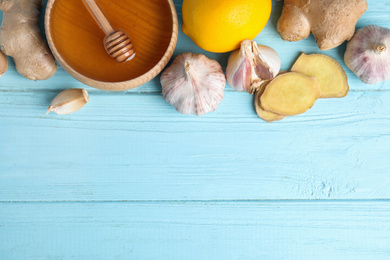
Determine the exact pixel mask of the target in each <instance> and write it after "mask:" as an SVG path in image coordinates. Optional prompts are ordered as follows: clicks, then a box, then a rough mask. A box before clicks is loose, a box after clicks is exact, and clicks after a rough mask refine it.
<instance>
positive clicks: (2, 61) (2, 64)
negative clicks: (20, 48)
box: [0, 51, 8, 77]
mask: <svg viewBox="0 0 390 260" xmlns="http://www.w3.org/2000/svg"><path fill="white" fill-rule="evenodd" d="M7 69H8V59H7V56H6V55H5V54H4V53H3V52H2V51H0V77H1V76H3V74H4V73H5V72H6V71H7Z"/></svg>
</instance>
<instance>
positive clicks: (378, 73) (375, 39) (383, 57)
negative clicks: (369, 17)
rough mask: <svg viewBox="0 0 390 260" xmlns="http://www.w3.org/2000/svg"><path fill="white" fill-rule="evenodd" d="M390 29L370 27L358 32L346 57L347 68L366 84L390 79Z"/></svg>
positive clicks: (349, 45) (349, 43)
mask: <svg viewBox="0 0 390 260" xmlns="http://www.w3.org/2000/svg"><path fill="white" fill-rule="evenodd" d="M389 49H390V29H387V28H384V27H380V26H377V25H368V26H366V27H364V28H361V29H359V30H358V31H356V33H355V35H354V36H353V38H352V39H351V40H350V41H349V42H348V44H347V49H346V51H345V55H344V61H345V64H346V65H347V67H348V68H349V69H350V70H352V72H353V73H355V75H356V76H358V77H359V79H360V80H361V81H362V82H364V83H366V84H376V83H379V82H383V81H386V80H388V79H390V50H389Z"/></svg>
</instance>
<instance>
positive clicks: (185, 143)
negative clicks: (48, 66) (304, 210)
mask: <svg viewBox="0 0 390 260" xmlns="http://www.w3.org/2000/svg"><path fill="white" fill-rule="evenodd" d="M55 95H56V93H55V92H52V93H50V92H49V93H48V92H46V91H45V92H2V95H0V120H1V121H2V122H3V127H4V128H3V129H2V135H0V143H2V144H3V145H2V147H1V149H0V158H1V160H2V163H1V165H0V171H1V172H2V173H3V174H1V175H0V198H1V199H3V200H6V201H13V200H22V201H25V200H51V199H53V198H55V199H58V200H68V199H70V200H84V199H85V200H100V199H102V200H121V199H136V200H143V199H147V200H150V199H152V200H154V199H174V200H176V199H258V198H261V199H329V198H331V199H332V198H333V199H335V198H339V199H347V198H354V199H357V198H361V199H364V198H370V199H372V198H375V199H377V198H389V197H390V191H389V189H388V185H389V184H390V175H389V170H390V161H389V160H388V156H389V154H390V146H388V145H385V144H389V142H390V135H389V134H388V133H389V128H390V115H389V111H390V110H389V104H390V92H388V91H378V92H352V93H350V94H349V95H348V96H347V97H346V98H344V99H320V100H319V101H318V102H317V103H316V104H315V106H314V107H313V108H312V109H311V110H309V111H308V112H307V113H305V114H302V115H299V116H295V117H287V118H285V119H284V120H282V121H280V122H274V123H266V122H264V121H262V120H261V119H259V118H258V117H257V115H256V113H255V111H254V108H253V105H252V98H253V97H252V96H250V95H249V94H246V95H245V94H242V93H237V92H227V93H225V98H224V100H223V101H222V103H221V105H220V108H219V109H218V110H217V111H216V112H215V113H211V114H208V115H206V116H203V117H195V116H192V117H188V116H184V115H181V114H179V113H177V112H176V111H175V109H174V108H173V107H172V106H170V105H169V104H167V103H166V102H165V100H164V99H163V98H162V96H161V94H150V93H148V94H137V95H134V94H129V93H117V94H115V95H112V94H110V95H107V94H104V93H100V94H98V93H90V102H89V103H88V104H87V105H86V106H85V107H84V108H83V109H82V110H80V111H78V112H76V113H74V114H72V115H68V116H58V115H56V114H49V116H46V115H45V112H46V109H47V106H46V105H43V104H45V103H47V104H49V101H50V100H51V98H53V97H54V96H55ZM31 154H34V156H31ZM80 173H82V174H80Z"/></svg>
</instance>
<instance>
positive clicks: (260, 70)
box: [226, 40, 280, 94]
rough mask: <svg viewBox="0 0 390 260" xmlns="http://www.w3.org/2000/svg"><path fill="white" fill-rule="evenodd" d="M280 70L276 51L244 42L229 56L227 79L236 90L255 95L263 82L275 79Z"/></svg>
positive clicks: (251, 42) (250, 42)
mask: <svg viewBox="0 0 390 260" xmlns="http://www.w3.org/2000/svg"><path fill="white" fill-rule="evenodd" d="M279 70H280V57H279V55H278V53H277V52H276V51H275V50H274V49H272V48H270V47H268V46H264V45H257V44H256V42H255V41H250V40H244V41H242V42H241V48H240V49H239V50H236V51H234V52H232V53H231V54H230V56H229V60H228V65H227V68H226V77H227V82H228V83H229V85H230V86H231V87H232V88H234V89H235V90H238V91H247V92H250V93H252V94H253V93H254V92H255V90H256V88H259V87H260V85H261V83H262V82H264V81H265V80H271V79H273V78H274V77H275V76H276V75H277V74H278V73H279Z"/></svg>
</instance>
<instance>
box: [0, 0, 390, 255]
mask: <svg viewBox="0 0 390 260" xmlns="http://www.w3.org/2000/svg"><path fill="white" fill-rule="evenodd" d="M181 3H182V0H175V4H176V7H177V11H178V14H179V20H180V21H181V12H180V10H181ZM368 3H369V9H368V11H367V12H366V13H365V14H364V16H363V17H362V18H361V19H360V20H359V22H358V24H357V28H361V27H364V26H365V25H368V24H377V25H380V26H385V27H390V3H389V2H388V1H387V0H376V1H374V0H369V1H368ZM282 4H283V2H282V1H274V2H273V11H272V16H271V19H270V22H269V23H268V25H267V27H266V28H265V30H264V31H263V32H261V34H260V35H259V36H258V37H257V38H256V40H257V41H258V42H259V43H261V44H265V45H269V46H271V47H273V48H274V49H275V50H277V52H278V53H279V55H280V56H281V59H282V69H284V70H288V69H289V68H290V67H291V65H292V63H293V61H294V60H295V59H296V57H297V56H298V55H299V53H300V52H302V51H304V52H306V53H325V54H327V55H330V56H332V57H333V58H335V59H337V60H338V61H339V62H340V63H341V64H342V65H343V67H344V68H345V70H346V72H347V74H348V77H349V84H350V89H351V90H350V92H349V94H348V96H347V97H346V98H343V99H322V100H319V101H318V102H317V103H316V104H315V106H314V107H313V108H312V109H311V110H310V111H308V112H307V113H305V114H302V115H299V116H295V117H289V118H286V119H284V120H282V121H280V122H275V123H271V124H269V123H266V122H264V121H262V120H261V119H259V118H258V117H257V115H256V113H255V112H254V109H253V104H252V98H253V97H252V96H250V95H249V94H247V93H239V92H236V91H233V90H232V89H231V88H230V87H229V86H227V87H226V90H225V98H224V100H223V101H222V103H221V105H220V106H219V108H218V109H217V111H215V112H213V113H210V114H207V115H205V116H202V117H195V116H184V115H181V114H179V113H177V112H176V111H175V110H174V108H173V107H171V106H170V105H169V104H167V103H166V102H165V100H164V99H163V98H162V95H161V86H160V84H159V78H158V77H157V78H156V79H154V80H152V81H151V82H149V83H148V84H145V85H144V86H142V87H139V88H137V89H134V90H129V91H124V92H119V93H110V92H104V91H100V90H96V89H93V88H90V87H88V86H85V85H83V84H81V83H79V82H77V81H76V80H74V79H73V78H72V77H70V76H69V75H68V74H67V73H66V72H65V71H64V70H63V69H61V68H59V69H58V71H57V73H56V74H55V76H54V77H53V78H51V79H49V80H46V81H37V82H33V81H28V80H26V79H24V78H23V77H21V76H19V75H18V74H17V73H16V71H15V66H14V64H13V61H12V60H11V59H10V68H9V70H8V71H7V72H6V74H5V75H4V76H3V77H2V78H1V79H0V129H1V132H0V133H1V135H0V259H7V260H8V259H313V258H317V259H390V200H389V199H390V189H389V186H390V81H387V82H385V83H380V84H376V85H365V84H363V83H361V82H360V81H359V80H358V79H357V78H356V77H355V76H354V75H353V73H352V72H351V71H349V70H348V69H347V68H346V67H345V65H344V62H343V53H344V51H345V44H344V45H342V46H340V47H339V48H336V49H334V50H329V51H325V52H321V51H320V50H319V49H318V48H317V46H316V44H315V41H314V38H313V37H312V36H311V37H309V38H308V39H305V40H302V41H300V42H295V43H289V42H284V41H282V40H281V39H280V36H279V35H278V33H277V32H276V29H275V28H276V23H277V19H278V17H279V16H280V13H281V9H282ZM41 17H43V16H42V15H41ZM185 51H191V52H195V53H203V54H206V55H207V56H208V57H210V58H214V59H216V60H218V61H219V62H220V63H221V65H222V66H223V67H224V68H225V67H226V63H227V57H228V54H213V53H207V52H205V51H203V50H201V49H199V48H198V47H197V46H195V45H194V43H193V42H192V41H191V40H190V39H189V38H188V37H187V36H185V35H184V34H183V33H181V32H180V34H179V39H178V45H177V48H176V51H175V54H174V56H176V55H178V54H180V53H182V52H185ZM72 87H83V88H87V89H88V91H89V93H90V102H89V103H88V104H87V106H85V107H84V108H83V109H82V110H80V111H78V112H76V113H74V114H71V115H66V116H58V115H55V114H49V115H45V112H46V109H47V106H48V105H49V103H50V101H51V99H52V98H53V97H54V96H56V95H57V93H58V92H59V91H60V90H62V89H67V88H72Z"/></svg>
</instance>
